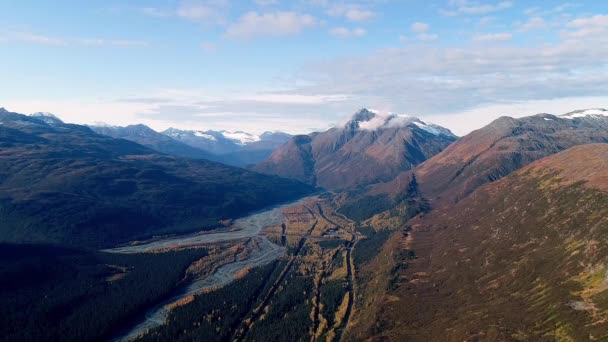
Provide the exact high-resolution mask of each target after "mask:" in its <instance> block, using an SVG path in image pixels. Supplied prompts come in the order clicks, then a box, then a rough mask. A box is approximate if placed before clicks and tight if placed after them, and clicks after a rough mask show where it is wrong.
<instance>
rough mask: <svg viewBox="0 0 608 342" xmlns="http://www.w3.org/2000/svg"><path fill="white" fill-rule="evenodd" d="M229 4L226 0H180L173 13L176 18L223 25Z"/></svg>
mask: <svg viewBox="0 0 608 342" xmlns="http://www.w3.org/2000/svg"><path fill="white" fill-rule="evenodd" d="M229 6H230V2H229V1H228V0H182V1H181V2H180V3H179V5H178V7H177V9H176V10H175V13H176V15H177V16H178V17H181V18H185V19H189V20H193V21H198V22H201V23H205V24H223V23H225V22H226V21H227V19H226V15H227V11H228V8H229Z"/></svg>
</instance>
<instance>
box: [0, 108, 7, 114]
mask: <svg viewBox="0 0 608 342" xmlns="http://www.w3.org/2000/svg"><path fill="white" fill-rule="evenodd" d="M0 113H8V110H6V108H4V107H0Z"/></svg>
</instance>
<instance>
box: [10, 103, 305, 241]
mask: <svg viewBox="0 0 608 342" xmlns="http://www.w3.org/2000/svg"><path fill="white" fill-rule="evenodd" d="M143 132H147V133H150V132H149V131H148V130H146V129H144V130H143ZM152 136H153V138H157V135H156V134H152ZM165 146H166V145H165ZM173 146H174V147H175V145H173ZM178 147H179V146H178ZM312 190H313V189H312V187H310V186H307V185H304V184H302V183H300V182H297V181H292V180H286V179H281V178H278V177H274V176H265V175H260V174H257V173H254V172H251V171H247V170H244V169H241V168H236V167H231V166H227V165H224V164H220V163H216V162H211V161H207V160H204V159H189V158H182V157H176V156H172V155H168V154H161V153H159V152H157V151H155V150H152V149H150V148H148V147H145V146H142V145H140V144H137V143H135V142H132V141H129V140H124V139H115V138H111V137H108V136H105V135H100V134H97V133H95V132H93V131H92V130H91V129H90V128H89V127H86V126H80V125H73V124H65V123H63V122H61V120H59V119H57V118H56V117H54V116H51V115H48V114H36V115H33V116H26V115H21V114H17V113H12V112H8V111H7V110H5V109H2V110H0V221H1V222H2V225H0V240H2V241H20V242H23V241H30V242H54V243H62V244H77V245H79V246H109V245H115V244H118V243H121V242H126V241H130V240H133V239H136V238H145V237H149V236H152V235H154V234H167V233H176V232H187V231H198V230H201V229H209V228H213V227H216V226H217V225H218V221H219V220H222V219H226V218H234V217H238V216H240V215H243V214H245V213H247V212H249V211H252V210H256V209H260V208H262V207H264V206H268V205H270V204H275V203H279V202H283V201H286V200H290V199H293V198H297V197H299V196H302V195H304V194H307V193H310V192H311V191H312Z"/></svg>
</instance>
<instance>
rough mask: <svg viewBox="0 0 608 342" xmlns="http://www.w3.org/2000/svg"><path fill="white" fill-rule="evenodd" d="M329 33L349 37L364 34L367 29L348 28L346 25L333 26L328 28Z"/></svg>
mask: <svg viewBox="0 0 608 342" xmlns="http://www.w3.org/2000/svg"><path fill="white" fill-rule="evenodd" d="M329 33H330V34H332V35H334V36H336V37H340V38H351V37H361V36H364V35H365V34H366V33H367V31H366V30H365V29H363V28H360V27H359V28H353V29H349V28H346V27H334V28H332V29H330V30H329Z"/></svg>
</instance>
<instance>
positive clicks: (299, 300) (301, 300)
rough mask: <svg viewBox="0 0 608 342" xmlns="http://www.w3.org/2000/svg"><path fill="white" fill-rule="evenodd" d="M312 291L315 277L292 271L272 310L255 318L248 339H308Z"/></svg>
mask: <svg viewBox="0 0 608 342" xmlns="http://www.w3.org/2000/svg"><path fill="white" fill-rule="evenodd" d="M313 294H314V284H313V279H312V277H311V276H302V275H298V274H297V273H296V272H291V273H290V274H289V275H288V276H287V278H286V279H285V281H284V282H283V284H282V285H281V290H280V291H278V292H277V293H276V294H275V296H274V297H273V299H272V300H271V301H270V304H269V305H270V310H269V311H268V312H267V313H266V314H265V315H264V316H263V319H260V320H258V321H257V322H255V324H254V326H253V328H252V329H251V330H250V331H249V334H248V335H247V336H246V338H245V340H248V341H309V340H310V332H309V328H310V327H311V326H312V320H311V319H310V312H311V310H312V301H311V299H312V296H313Z"/></svg>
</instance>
